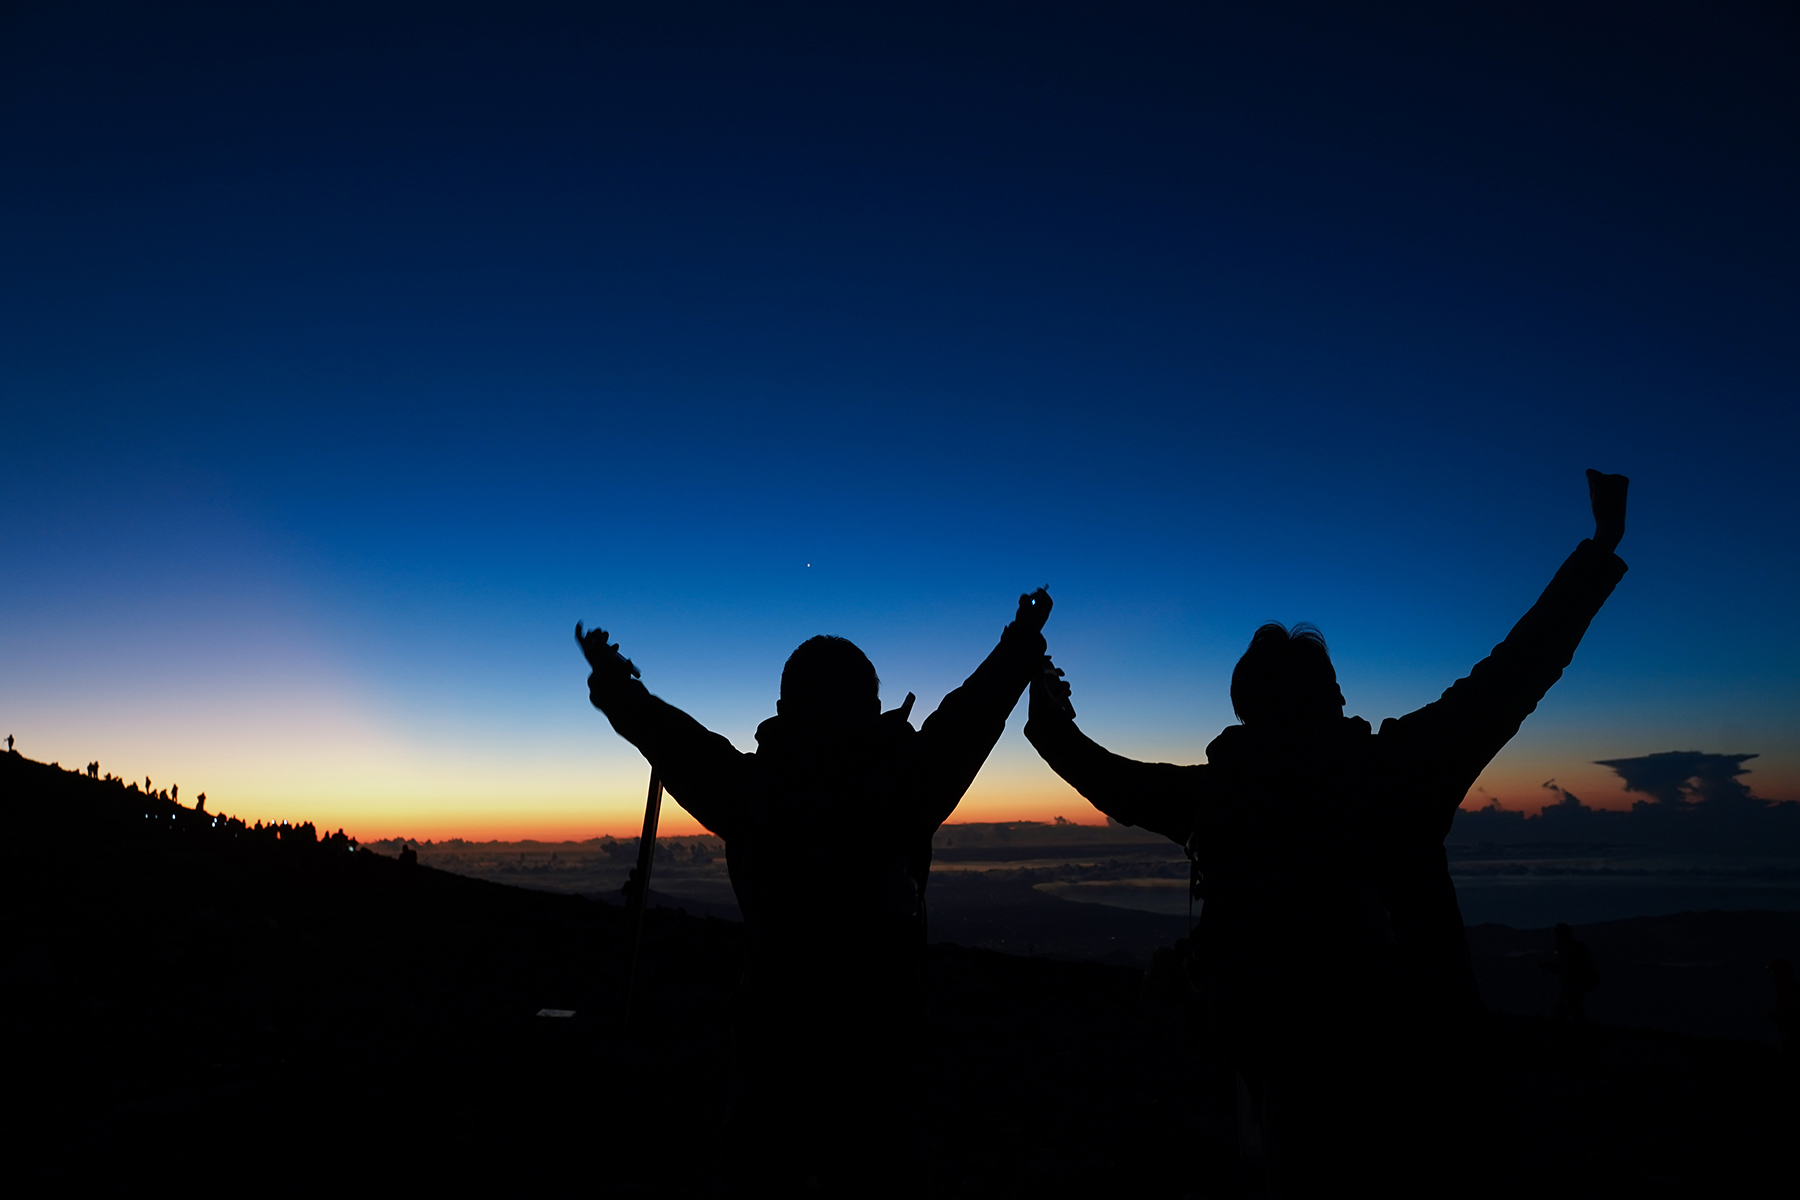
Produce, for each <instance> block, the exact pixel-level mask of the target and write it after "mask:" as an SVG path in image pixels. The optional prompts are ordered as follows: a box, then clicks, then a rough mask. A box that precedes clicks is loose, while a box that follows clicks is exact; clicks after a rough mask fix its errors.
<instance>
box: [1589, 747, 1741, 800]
mask: <svg viewBox="0 0 1800 1200" xmlns="http://www.w3.org/2000/svg"><path fill="white" fill-rule="evenodd" d="M1755 757H1757V756H1756V755H1754V754H1704V753H1702V752H1700V751H1698V750H1664V751H1662V752H1661V753H1658V754H1645V755H1643V756H1641V757H1639V758H1609V759H1601V760H1598V761H1597V762H1596V763H1595V765H1596V766H1601V767H1611V768H1612V769H1613V770H1614V771H1615V772H1617V773H1618V776H1619V778H1621V779H1623V780H1624V781H1625V790H1626V791H1628V792H1639V793H1642V794H1643V795H1646V796H1653V797H1655V799H1656V801H1657V803H1659V804H1666V805H1670V806H1678V805H1682V804H1698V803H1724V804H1731V803H1743V802H1745V801H1753V800H1755V797H1754V796H1752V795H1751V794H1750V788H1749V787H1748V786H1747V785H1745V784H1742V783H1739V782H1738V779H1737V777H1738V776H1739V775H1747V774H1749V772H1748V771H1746V770H1745V769H1744V767H1743V764H1744V763H1745V762H1747V761H1748V760H1750V759H1752V758H1755Z"/></svg>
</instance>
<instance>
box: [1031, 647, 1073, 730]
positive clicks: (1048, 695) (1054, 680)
mask: <svg viewBox="0 0 1800 1200" xmlns="http://www.w3.org/2000/svg"><path fill="white" fill-rule="evenodd" d="M1026 719H1027V720H1031V721H1073V720H1074V719H1075V706H1074V705H1073V704H1071V703H1069V684H1068V681H1067V680H1065V679H1064V678H1063V673H1062V671H1061V670H1059V669H1058V668H1057V665H1056V664H1055V663H1053V662H1051V661H1050V656H1049V655H1048V654H1046V655H1044V669H1043V670H1041V671H1039V672H1038V673H1037V674H1036V675H1033V676H1032V677H1031V706H1030V708H1028V709H1027V710H1026Z"/></svg>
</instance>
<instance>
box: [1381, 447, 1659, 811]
mask: <svg viewBox="0 0 1800 1200" xmlns="http://www.w3.org/2000/svg"><path fill="white" fill-rule="evenodd" d="M1629 482H1630V481H1629V480H1627V479H1626V478H1625V476H1623V475H1603V474H1601V473H1600V472H1598V471H1589V472H1588V493H1589V497H1590V501H1591V503H1592V506H1593V511H1594V536H1593V537H1592V538H1589V539H1587V540H1585V541H1583V542H1582V543H1581V544H1580V545H1579V546H1577V547H1576V548H1575V552H1574V553H1573V554H1571V555H1569V557H1568V559H1567V560H1565V561H1564V562H1563V565H1562V567H1561V568H1560V569H1559V570H1558V571H1557V572H1556V576H1555V577H1554V578H1553V579H1551V581H1550V586H1548V587H1546V588H1545V589H1544V592H1543V595H1541V596H1539V597H1538V601H1537V603H1536V604H1534V605H1532V606H1531V611H1529V612H1527V613H1526V614H1525V615H1524V616H1523V617H1521V618H1520V619H1519V623H1518V624H1517V625H1514V626H1513V628H1512V632H1510V633H1508V634H1507V635H1506V639H1505V640H1504V641H1502V642H1501V643H1500V644H1499V645H1498V646H1495V647H1494V650H1493V653H1491V654H1489V655H1488V656H1487V657H1486V658H1484V659H1482V660H1481V661H1480V662H1479V663H1477V664H1475V669H1474V670H1472V671H1470V672H1469V674H1468V675H1467V676H1466V677H1465V678H1463V679H1459V680H1457V681H1456V683H1455V684H1453V685H1452V686H1451V687H1450V689H1449V690H1448V691H1446V692H1445V693H1444V694H1443V696H1442V697H1440V698H1439V699H1437V700H1435V701H1433V702H1432V703H1430V704H1427V705H1426V706H1425V707H1424V708H1421V709H1419V710H1418V711H1417V712H1413V713H1409V714H1408V715H1406V716H1404V717H1401V718H1399V719H1398V720H1393V719H1390V720H1388V721H1384V722H1383V723H1382V726H1381V735H1382V737H1383V738H1384V739H1387V738H1393V739H1397V740H1399V741H1401V742H1403V743H1405V744H1406V745H1408V746H1409V747H1412V748H1413V749H1412V750H1411V751H1410V752H1409V755H1408V756H1409V757H1410V758H1412V759H1413V761H1415V762H1420V763H1422V764H1426V765H1428V768H1429V769H1430V770H1431V771H1432V774H1434V775H1436V776H1437V777H1438V779H1437V781H1438V782H1439V783H1441V784H1442V785H1444V786H1446V787H1449V788H1451V789H1452V790H1454V791H1455V794H1456V802H1457V803H1460V802H1461V800H1462V796H1463V794H1464V793H1465V792H1466V791H1467V790H1468V789H1469V788H1470V787H1472V786H1473V785H1474V783H1475V778H1476V776H1478V775H1480V774H1481V772H1482V769H1483V768H1485V767H1486V766H1487V764H1488V763H1489V762H1490V761H1492V759H1493V757H1494V756H1495V755H1496V754H1498V753H1499V752H1500V749H1501V747H1503V746H1505V745H1506V743H1507V742H1508V741H1510V740H1512V737H1513V735H1514V734H1516V733H1518V731H1519V726H1520V725H1521V724H1523V723H1524V721H1525V718H1526V717H1528V716H1530V715H1531V714H1532V712H1533V711H1534V710H1535V709H1536V708H1537V706H1538V702H1539V701H1540V700H1542V699H1543V698H1544V694H1545V693H1546V692H1548V691H1549V690H1550V688H1551V687H1552V686H1554V685H1555V683H1556V681H1557V680H1558V679H1561V678H1562V673H1563V670H1564V668H1566V667H1567V666H1568V665H1569V663H1570V662H1571V661H1572V660H1573V659H1574V657H1575V648H1576V647H1577V646H1578V645H1580V644H1581V639H1582V636H1583V635H1584V634H1586V633H1587V628H1588V624H1589V623H1590V622H1591V621H1592V620H1593V619H1594V616H1595V614H1596V613H1598V612H1599V611H1600V606H1601V605H1602V604H1604V603H1606V598H1607V597H1608V596H1610V595H1611V594H1612V590H1613V588H1614V587H1615V586H1617V584H1618V582H1619V580H1620V579H1622V578H1623V577H1624V575H1625V570H1626V568H1625V563H1624V562H1623V561H1622V560H1621V559H1620V558H1619V556H1618V555H1617V554H1615V553H1613V551H1614V549H1615V548H1616V547H1617V546H1618V544H1619V539H1620V538H1621V537H1623V536H1624V533H1625V490H1626V486H1627V484H1628V483H1629ZM1441 815H1442V818H1443V820H1444V821H1445V822H1446V823H1447V822H1448V821H1449V820H1450V818H1451V817H1452V816H1454V815H1455V814H1454V808H1452V810H1451V811H1450V812H1447V813H1444V814H1441Z"/></svg>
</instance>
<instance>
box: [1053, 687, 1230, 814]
mask: <svg viewBox="0 0 1800 1200" xmlns="http://www.w3.org/2000/svg"><path fill="white" fill-rule="evenodd" d="M1029 713H1030V715H1029V717H1028V719H1027V720H1026V722H1025V737H1026V739H1027V740H1029V741H1030V742H1031V744H1032V745H1033V746H1034V747H1036V749H1037V752H1038V753H1039V754H1040V755H1042V756H1043V759H1044V761H1045V762H1046V763H1048V764H1050V769H1051V770H1052V771H1055V772H1056V773H1057V774H1058V775H1060V776H1062V777H1063V780H1064V782H1066V783H1067V784H1068V785H1069V786H1070V787H1072V788H1074V789H1075V790H1076V791H1078V792H1080V793H1081V794H1082V795H1083V796H1085V797H1086V798H1087V800H1088V803H1090V804H1092V805H1093V806H1094V807H1095V808H1097V809H1099V810H1100V811H1101V812H1103V813H1105V814H1106V815H1107V816H1109V817H1111V818H1112V819H1113V820H1115V821H1117V822H1119V823H1120V824H1121V825H1137V826H1139V827H1141V828H1144V829H1148V830H1150V832H1152V833H1160V834H1162V835H1163V836H1164V837H1166V838H1168V839H1169V840H1170V841H1172V842H1176V843H1178V844H1180V845H1183V846H1185V845H1187V842H1188V838H1189V836H1190V835H1191V834H1192V833H1193V830H1194V821H1195V818H1196V817H1197V816H1198V813H1199V809H1200V803H1201V799H1202V797H1203V796H1204V794H1205V788H1206V782H1207V776H1208V774H1209V772H1208V770H1207V768H1206V767H1204V766H1189V767H1183V766H1177V765H1175V764H1174V763H1147V762H1138V761H1137V760H1136V759H1131V758H1126V757H1124V756H1123V755H1119V754H1114V753H1112V752H1111V751H1110V750H1108V749H1106V748H1105V747H1104V746H1102V745H1100V744H1099V743H1098V742H1096V741H1094V739H1092V738H1090V737H1088V736H1087V735H1086V734H1085V733H1083V732H1081V730H1079V729H1077V728H1076V727H1075V710H1074V709H1073V708H1072V707H1071V706H1070V704H1069V685H1068V684H1067V683H1065V682H1064V681H1063V679H1062V672H1061V671H1059V670H1057V669H1056V668H1055V667H1054V666H1053V665H1051V663H1050V661H1049V659H1045V660H1044V663H1043V669H1042V670H1041V671H1039V672H1038V674H1037V675H1036V677H1034V678H1033V679H1032V682H1031V708H1030V710H1029Z"/></svg>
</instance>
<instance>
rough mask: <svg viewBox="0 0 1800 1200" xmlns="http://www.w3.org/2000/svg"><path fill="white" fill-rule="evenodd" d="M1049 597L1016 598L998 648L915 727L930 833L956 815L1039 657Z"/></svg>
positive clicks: (923, 811)
mask: <svg viewBox="0 0 1800 1200" xmlns="http://www.w3.org/2000/svg"><path fill="white" fill-rule="evenodd" d="M1051 606H1052V603H1051V600H1050V593H1049V592H1047V591H1045V590H1044V589H1043V588H1039V589H1038V590H1037V591H1035V592H1033V593H1031V595H1029V596H1020V597H1019V611H1018V614H1017V615H1016V616H1015V617H1014V618H1013V621H1012V624H1010V625H1008V626H1007V627H1006V628H1005V629H1004V630H1003V631H1002V632H1001V634H1000V644H999V645H997V646H995V647H994V649H993V652H992V653H990V654H989V655H988V656H987V657H986V658H985V659H983V660H982V663H981V665H980V666H978V667H976V668H975V673H974V674H973V675H971V676H969V677H968V679H966V680H964V681H963V685H962V686H961V687H959V688H957V689H956V690H955V691H953V692H951V693H950V694H949V695H948V696H945V697H944V699H943V702H942V703H941V704H939V705H938V706H937V711H936V712H934V713H932V714H931V715H930V716H929V717H926V718H925V721H924V723H923V724H922V725H921V726H920V727H919V748H920V751H921V753H920V755H919V760H918V761H919V763H920V769H921V770H922V771H923V772H924V778H922V779H920V780H919V781H918V785H919V797H920V804H921V806H922V807H921V810H920V811H919V813H918V816H919V818H920V819H921V820H922V821H923V822H925V823H926V825H927V826H928V827H929V828H930V829H933V830H935V829H936V828H937V827H938V826H939V825H941V824H943V823H944V821H945V820H947V819H948V818H949V816H950V814H951V813H952V812H954V811H956V806H957V804H958V803H959V802H960V801H961V800H962V797H963V793H964V792H966V791H968V790H969V785H970V784H972V783H974V782H975V776H976V775H977V774H978V773H979V772H980V771H981V764H983V763H985V762H986V761H987V756H988V755H989V754H990V753H991V752H992V751H993V749H994V743H995V742H998V741H999V740H1000V735H1001V734H1002V733H1004V732H1006V719H1007V718H1008V717H1009V716H1011V715H1012V710H1013V709H1014V708H1015V707H1016V706H1017V705H1018V703H1019V697H1020V696H1021V695H1023V694H1024V692H1025V685H1026V684H1028V683H1029V682H1031V673H1032V672H1033V671H1034V670H1036V668H1037V664H1038V663H1039V662H1041V661H1042V660H1043V657H1044V622H1045V621H1047V620H1049V618H1050V609H1051Z"/></svg>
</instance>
